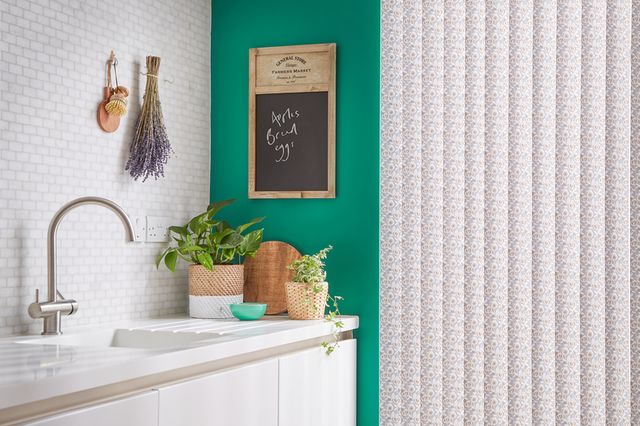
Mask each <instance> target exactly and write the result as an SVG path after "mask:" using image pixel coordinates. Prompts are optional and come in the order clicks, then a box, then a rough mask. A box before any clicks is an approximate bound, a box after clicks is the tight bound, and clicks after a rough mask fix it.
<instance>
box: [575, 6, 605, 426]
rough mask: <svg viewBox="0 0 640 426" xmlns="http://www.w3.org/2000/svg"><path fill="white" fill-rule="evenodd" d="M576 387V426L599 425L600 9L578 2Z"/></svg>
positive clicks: (602, 34) (601, 411) (602, 390)
mask: <svg viewBox="0 0 640 426" xmlns="http://www.w3.org/2000/svg"><path fill="white" fill-rule="evenodd" d="M581 62H582V69H581V73H582V77H581V116H580V120H581V135H580V175H581V176H580V286H581V291H580V348H581V351H580V365H581V374H580V386H581V402H580V404H581V419H582V423H583V424H585V425H588V424H603V423H604V421H605V403H604V402H605V377H604V375H605V372H604V353H605V340H604V339H605V338H604V313H605V312H604V304H605V303H604V149H605V89H606V87H605V86H606V83H605V70H606V4H605V3H604V2H602V1H601V0H585V1H583V2H582V51H581Z"/></svg>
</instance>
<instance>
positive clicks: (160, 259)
mask: <svg viewBox="0 0 640 426" xmlns="http://www.w3.org/2000/svg"><path fill="white" fill-rule="evenodd" d="M169 250H171V248H168V249H166V250H164V251H163V252H162V253H160V254H159V255H158V257H156V269H157V268H160V262H162V259H163V258H164V256H165V255H166V254H167V252H168V251H169Z"/></svg>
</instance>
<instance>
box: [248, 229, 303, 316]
mask: <svg viewBox="0 0 640 426" xmlns="http://www.w3.org/2000/svg"><path fill="white" fill-rule="evenodd" d="M300 257H301V256H300V252H299V251H298V250H296V248H295V247H293V246H292V245H290V244H287V243H283V242H282V241H265V242H263V243H262V244H260V248H259V249H258V252H257V253H256V257H254V258H253V257H247V258H245V260H244V301H245V302H259V303H266V304H267V314H281V313H283V312H286V311H287V296H286V294H285V290H284V283H285V282H287V281H291V279H292V278H293V271H290V270H289V269H287V266H288V265H289V264H290V263H291V262H293V261H294V260H296V259H298V258H300Z"/></svg>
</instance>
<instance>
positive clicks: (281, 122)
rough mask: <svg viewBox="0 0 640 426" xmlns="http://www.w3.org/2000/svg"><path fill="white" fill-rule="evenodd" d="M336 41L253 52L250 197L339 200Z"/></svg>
mask: <svg viewBox="0 0 640 426" xmlns="http://www.w3.org/2000/svg"><path fill="white" fill-rule="evenodd" d="M335 102H336V45H335V43H328V44H310V45H299V46H282V47H266V48H255V49H250V50H249V198H335V196H336V185H335V170H336V168H335V152H336V149H335V140H336V139H335V129H336V118H335V111H336V107H335V105H336V103H335Z"/></svg>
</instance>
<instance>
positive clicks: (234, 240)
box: [219, 229, 244, 249]
mask: <svg viewBox="0 0 640 426" xmlns="http://www.w3.org/2000/svg"><path fill="white" fill-rule="evenodd" d="M243 241H244V238H243V237H242V235H240V234H238V233H237V232H235V231H234V230H233V229H232V230H231V232H230V233H229V234H228V235H226V236H225V237H224V238H222V240H221V241H220V244H219V246H220V248H221V249H233V248H236V247H238V246H239V245H240V244H242V242H243Z"/></svg>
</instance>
